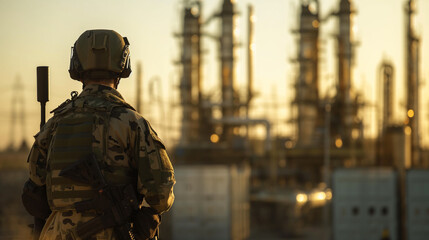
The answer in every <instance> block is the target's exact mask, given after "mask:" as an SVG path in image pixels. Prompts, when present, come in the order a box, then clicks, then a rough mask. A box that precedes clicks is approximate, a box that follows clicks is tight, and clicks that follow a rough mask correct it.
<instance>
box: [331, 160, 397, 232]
mask: <svg viewBox="0 0 429 240" xmlns="http://www.w3.org/2000/svg"><path fill="white" fill-rule="evenodd" d="M397 181H398V180H397V174H396V173H395V172H394V171H393V170H392V169H387V168H371V169H338V170H335V171H334V173H333V178H332V184H333V189H332V194H333V195H332V196H333V233H334V234H333V235H334V240H380V239H381V236H382V234H383V232H385V231H388V232H389V235H390V240H396V239H398V193H397V184H398V182H397Z"/></svg>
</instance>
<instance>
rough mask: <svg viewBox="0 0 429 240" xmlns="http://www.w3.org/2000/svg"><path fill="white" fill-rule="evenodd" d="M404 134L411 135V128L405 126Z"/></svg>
mask: <svg viewBox="0 0 429 240" xmlns="http://www.w3.org/2000/svg"><path fill="white" fill-rule="evenodd" d="M404 132H405V135H411V132H412V130H411V127H410V126H406V127H405V129H404Z"/></svg>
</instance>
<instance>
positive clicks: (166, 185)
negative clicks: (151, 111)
mask: <svg viewBox="0 0 429 240" xmlns="http://www.w3.org/2000/svg"><path fill="white" fill-rule="evenodd" d="M139 128H140V129H139V131H138V136H137V143H136V144H137V145H138V146H137V149H138V150H137V151H138V152H137V153H136V154H137V155H138V161H137V168H138V172H139V178H138V191H139V193H140V194H143V195H144V196H145V200H146V202H147V203H148V204H149V205H150V206H151V207H152V208H153V209H155V210H156V212H157V213H163V212H165V211H168V210H169V209H170V208H171V206H172V205H173V202H174V194H173V186H174V184H175V183H176V181H175V179H174V170H173V166H172V164H171V162H170V159H169V157H168V155H167V152H166V150H165V146H164V144H163V143H162V141H161V139H160V138H159V137H158V136H157V135H156V133H155V132H154V131H153V130H152V129H151V127H150V125H149V123H148V122H146V121H145V120H143V121H142V124H139Z"/></svg>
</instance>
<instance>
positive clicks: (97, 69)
mask: <svg viewBox="0 0 429 240" xmlns="http://www.w3.org/2000/svg"><path fill="white" fill-rule="evenodd" d="M128 46H129V43H128V40H127V38H123V37H122V36H121V35H120V34H119V33H117V32H115V31H113V30H103V29H97V30H88V31H85V32H84V33H83V34H82V35H80V37H79V38H78V39H77V41H76V42H75V44H74V47H73V50H72V56H71V59H70V69H69V73H70V77H71V78H73V79H75V80H81V79H84V78H90V79H91V78H92V79H107V78H118V77H119V78H126V77H128V76H129V75H130V73H131V68H130V57H129V55H130V51H129V47H128Z"/></svg>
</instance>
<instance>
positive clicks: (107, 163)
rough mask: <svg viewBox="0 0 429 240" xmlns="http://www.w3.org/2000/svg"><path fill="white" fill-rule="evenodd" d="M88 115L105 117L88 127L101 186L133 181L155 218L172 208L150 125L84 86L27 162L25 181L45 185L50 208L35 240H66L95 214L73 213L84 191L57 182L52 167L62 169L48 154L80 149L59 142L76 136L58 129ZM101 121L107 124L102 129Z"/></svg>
mask: <svg viewBox="0 0 429 240" xmlns="http://www.w3.org/2000/svg"><path fill="white" fill-rule="evenodd" d="M91 109H92V110H94V109H98V110H100V111H101V112H103V109H105V111H104V112H109V114H108V116H107V118H106V116H105V117H100V114H94V116H93V118H92V120H91V121H92V126H93V127H92V128H90V129H92V130H91V132H92V133H91V134H92V136H91V138H92V141H90V144H91V149H92V151H93V152H94V154H95V155H96V156H97V158H98V159H102V160H101V163H100V168H101V169H102V171H103V175H104V177H105V178H106V181H107V182H109V183H110V184H115V183H116V184H120V183H130V182H129V181H133V182H132V183H133V184H134V185H135V187H136V190H137V192H138V193H139V194H141V195H144V196H145V201H146V202H147V203H148V204H149V206H151V207H152V208H153V209H155V211H156V212H157V213H163V212H165V211H168V210H169V209H170V207H171V206H172V204H173V201H174V194H173V186H174V184H175V179H174V170H173V167H172V164H171V162H170V159H169V157H168V155H167V152H166V150H165V146H164V144H163V143H162V141H161V139H160V138H159V137H158V135H157V134H156V132H155V131H154V130H153V129H152V127H151V126H150V124H149V122H148V121H146V120H145V119H144V118H143V117H142V116H140V115H139V114H138V113H137V112H136V111H134V109H133V108H132V107H131V106H130V105H128V104H127V103H126V102H125V101H124V99H123V98H122V96H121V95H120V93H119V92H117V91H116V90H115V89H112V88H110V87H106V86H103V85H96V84H93V85H88V86H86V87H85V88H84V90H83V92H82V93H81V94H80V95H79V96H77V97H75V98H73V99H72V100H69V101H66V102H65V103H64V104H62V105H61V106H60V107H58V108H57V109H55V110H54V111H53V112H54V117H52V118H51V119H50V120H49V121H48V122H47V123H46V124H45V125H44V127H43V128H42V129H41V131H40V132H39V133H38V134H36V135H35V142H34V145H33V147H32V149H31V152H30V155H29V158H28V161H29V170H30V179H31V180H32V181H33V182H34V183H36V184H37V185H39V186H43V185H45V184H46V186H47V189H48V190H47V194H48V199H49V205H50V207H51V209H52V211H53V212H52V214H51V215H50V216H49V218H48V220H47V222H46V225H45V227H44V228H43V231H42V233H41V236H40V239H54V240H57V239H65V236H66V234H67V233H68V232H69V231H73V229H74V227H76V226H77V224H79V223H84V222H86V221H88V220H90V219H92V218H94V217H95V216H96V213H95V212H91V211H87V212H84V213H77V212H76V211H75V210H74V209H73V206H72V204H73V203H74V202H77V201H81V200H83V199H87V198H88V196H82V197H79V194H80V193H81V192H82V193H83V192H85V191H86V190H88V189H87V188H88V186H78V185H72V186H70V185H67V184H66V183H63V181H64V180H61V179H58V178H57V177H58V169H56V168H55V166H57V168H58V166H61V164H59V165H58V164H57V165H56V164H54V163H57V162H58V161H57V160H58V159H56V158H58V156H59V155H58V154H57V155H56V153H55V151H56V150H55V149H52V146H53V145H54V144H57V145H58V146H60V145H61V144H63V145H64V146H67V144H68V143H71V142H74V143H75V144H79V138H77V137H76V138H74V140H70V139H68V140H67V141H69V142H67V141H64V140H61V139H64V138H60V137H59V136H60V135H61V132H67V131H70V134H75V135H76V136H78V134H79V133H76V131H75V129H69V130H67V128H61V125H62V124H63V125H64V122H66V123H69V122H70V121H69V122H67V121H64V120H65V119H79V117H82V118H85V117H87V116H88V112H91V111H87V110H91ZM106 109H107V110H109V111H106ZM101 115H103V114H101ZM106 119H107V121H108V123H105V121H106ZM66 125H67V124H66ZM106 126H108V127H106ZM64 129H65V130H64ZM79 129H82V128H79ZM71 132H74V133H71ZM63 135H64V134H63ZM60 140H61V141H60ZM85 142H88V141H87V140H85V139H83V140H82V141H81V143H80V144H81V145H82V144H85ZM65 149H66V150H65V153H66V154H68V156H69V158H72V157H73V151H74V150H73V149H67V148H65ZM67 151H69V153H67ZM76 160H77V159H76ZM52 169H54V170H52ZM68 184H70V183H68ZM76 194H77V195H76ZM94 239H109V240H110V239H115V237H114V234H113V233H112V229H105V230H103V231H102V232H100V233H98V234H97V235H96V236H94Z"/></svg>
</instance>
